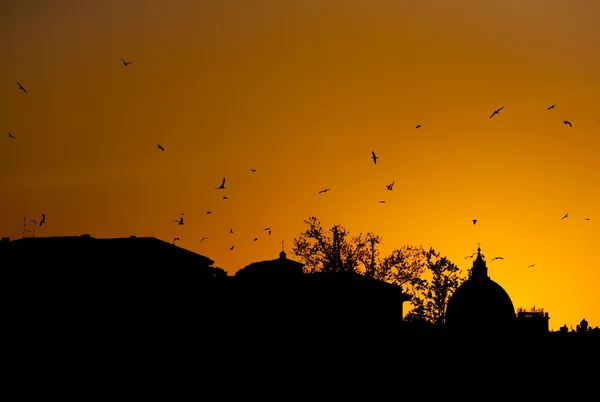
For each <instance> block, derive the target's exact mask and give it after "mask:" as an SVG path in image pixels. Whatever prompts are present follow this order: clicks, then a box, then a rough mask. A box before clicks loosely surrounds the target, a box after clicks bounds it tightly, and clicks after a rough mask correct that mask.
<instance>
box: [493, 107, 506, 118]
mask: <svg viewBox="0 0 600 402" xmlns="http://www.w3.org/2000/svg"><path fill="white" fill-rule="evenodd" d="M502 109H504V106H502V107H501V108H500V109H496V110H494V113H492V115H491V116H490V119H491V118H492V117H494V116H495V115H497V114H498V113H500V111H501V110H502Z"/></svg>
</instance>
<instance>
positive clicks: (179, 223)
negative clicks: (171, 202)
mask: <svg viewBox="0 0 600 402" xmlns="http://www.w3.org/2000/svg"><path fill="white" fill-rule="evenodd" d="M171 223H176V224H178V225H183V216H182V217H181V218H179V219H174V220H172V221H171Z"/></svg>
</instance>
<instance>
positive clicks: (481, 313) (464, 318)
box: [446, 249, 516, 332]
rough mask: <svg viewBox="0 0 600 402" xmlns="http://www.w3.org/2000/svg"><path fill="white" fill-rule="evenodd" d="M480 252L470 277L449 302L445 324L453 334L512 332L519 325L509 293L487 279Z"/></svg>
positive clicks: (479, 251) (479, 250)
mask: <svg viewBox="0 0 600 402" xmlns="http://www.w3.org/2000/svg"><path fill="white" fill-rule="evenodd" d="M483 258H484V257H483V255H482V254H481V249H478V255H477V258H476V259H475V261H474V262H473V269H472V273H471V276H470V277H469V278H468V279H467V280H466V281H465V282H464V283H463V284H462V285H460V286H459V287H458V288H457V289H456V291H455V292H454V294H453V295H452V296H451V297H450V300H449V301H448V306H447V308H446V324H447V325H448V328H449V329H451V330H453V331H461V332H463V331H466V332H489V331H493V332H501V331H510V330H512V329H513V328H514V323H515V321H516V314H515V308H514V306H513V303H512V300H511V299H510V296H509V295H508V293H506V291H505V290H504V289H503V288H502V286H500V285H499V284H497V283H496V282H494V281H493V280H491V279H490V278H489V277H488V276H487V267H486V265H485V260H484V259H483Z"/></svg>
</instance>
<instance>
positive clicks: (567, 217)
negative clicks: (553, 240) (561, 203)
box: [560, 212, 569, 219]
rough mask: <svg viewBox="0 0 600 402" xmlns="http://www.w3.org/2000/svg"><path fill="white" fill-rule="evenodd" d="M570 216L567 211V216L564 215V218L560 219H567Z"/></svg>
mask: <svg viewBox="0 0 600 402" xmlns="http://www.w3.org/2000/svg"><path fill="white" fill-rule="evenodd" d="M568 217H569V213H568V212H567V213H566V214H565V216H563V217H562V218H560V219H565V218H568Z"/></svg>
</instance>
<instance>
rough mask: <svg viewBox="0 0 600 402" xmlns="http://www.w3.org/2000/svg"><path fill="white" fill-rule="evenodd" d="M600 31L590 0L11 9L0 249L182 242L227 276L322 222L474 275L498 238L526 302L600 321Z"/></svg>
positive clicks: (1, 120) (11, 2)
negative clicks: (58, 243)
mask: <svg viewBox="0 0 600 402" xmlns="http://www.w3.org/2000/svg"><path fill="white" fill-rule="evenodd" d="M342 4H343V5H342ZM598 17H600V2H598V1H594V0H528V1H519V0H505V1H502V2H495V1H488V0H461V1H453V2H449V1H443V0H440V1H433V0H429V1H389V0H363V1H359V0H348V1H344V2H340V1H331V0H279V1H276V0H256V1H244V0H210V1H208V0H172V1H164V0H146V1H141V0H139V1H138V0H128V1H116V0H108V1H95V0H90V1H81V0H58V1H52V2H49V1H48V2H28V1H17V0H8V1H3V2H2V3H1V4H0V48H1V49H2V50H3V52H2V59H1V60H2V62H1V63H0V126H1V127H0V180H1V183H2V185H1V186H0V204H1V208H0V237H10V238H11V239H17V238H20V237H23V235H25V236H32V235H33V230H35V236H36V237H42V236H53V235H56V236H67V235H81V234H85V233H87V234H91V235H92V236H94V237H127V236H130V235H136V236H153V237H157V238H159V239H162V240H165V241H169V242H170V241H172V240H173V239H174V238H175V237H178V238H179V240H178V241H177V243H176V244H177V245H178V246H180V247H183V248H186V249H189V250H192V251H194V252H196V253H199V254H202V255H205V256H207V257H209V258H210V259H212V260H214V261H215V265H216V266H218V267H221V268H223V269H225V270H226V271H227V272H228V273H229V274H230V275H232V274H234V273H235V272H236V271H237V270H239V269H241V268H243V267H244V266H246V265H248V264H250V263H252V262H255V261H261V260H269V259H274V258H277V256H278V253H279V252H280V251H281V248H282V242H283V247H284V249H285V250H286V252H287V253H288V257H289V258H292V259H294V258H295V256H294V255H292V253H291V249H292V242H293V239H294V238H295V237H298V235H299V233H300V232H301V231H302V230H304V229H305V228H306V225H305V224H304V223H303V220H305V219H307V218H308V217H310V216H315V217H317V218H318V219H319V220H320V221H321V222H322V224H323V226H324V227H326V228H330V227H331V226H333V225H335V224H340V225H342V226H344V227H345V228H346V229H348V230H349V231H350V235H353V234H359V233H366V232H373V233H375V234H378V235H379V236H381V237H382V239H383V242H382V244H381V252H382V254H383V255H385V254H386V253H389V252H390V251H392V250H393V249H395V248H399V247H402V246H404V245H423V246H425V247H427V248H428V247H430V246H431V247H433V248H434V249H435V250H437V251H439V252H440V253H441V254H442V255H445V256H448V257H449V258H450V259H451V260H452V261H453V262H454V263H455V264H457V265H458V266H460V267H461V268H462V269H463V271H464V272H466V271H467V269H468V268H469V267H470V266H471V264H472V260H471V259H465V256H467V255H470V254H472V253H474V252H475V251H476V250H477V247H478V244H481V249H482V252H483V253H484V255H485V257H486V259H487V266H488V268H489V271H488V272H489V275H490V277H491V278H492V279H493V280H494V281H496V282H497V283H498V284H500V285H501V286H502V287H503V288H504V289H505V290H506V291H507V292H508V294H509V295H510V297H511V298H512V301H513V303H514V305H515V308H519V307H524V308H531V307H534V306H535V307H536V308H544V309H545V310H546V311H547V312H549V314H550V328H551V329H554V330H557V329H558V328H559V327H560V326H562V325H564V324H567V326H573V327H575V325H576V324H578V323H579V322H580V321H581V319H583V318H585V319H586V320H587V321H588V322H589V323H590V326H592V327H593V326H599V325H600V302H599V299H598V296H597V294H596V293H595V292H596V291H598V289H599V287H600V266H599V264H598V262H597V258H596V255H595V253H596V252H597V251H598V250H599V249H600V180H599V178H600V157H599V156H600V121H599V119H600V52H599V51H598V49H599V45H598V43H599V42H598V39H599V38H600V25H599V24H598ZM121 59H123V60H125V61H127V62H129V61H130V62H131V63H130V64H127V65H124V63H123V62H122V60H121ZM17 82H19V83H20V84H21V85H22V86H23V88H24V89H26V91H27V93H25V92H24V91H23V90H20V89H19V86H18V85H17ZM551 105H555V107H554V108H551V109H548V108H549V107H550V106H551ZM501 107H504V108H503V109H502V110H501V111H499V113H498V114H496V115H494V116H493V118H490V115H491V114H492V112H493V111H494V110H497V109H499V108H501ZM564 121H569V122H570V123H572V127H570V126H569V125H568V124H565V123H564ZM418 125H420V126H421V127H419V128H416V127H417V126H418ZM8 133H11V134H12V135H13V136H14V138H10V137H9V136H8ZM159 144H160V145H161V146H162V147H163V148H164V151H162V150H160V149H158V145H159ZM372 152H375V153H376V155H377V156H378V157H379V158H378V159H377V163H376V164H374V163H373V160H372V158H371V156H372V155H371V153H372ZM251 169H254V170H255V171H252V170H251ZM223 177H225V178H226V182H225V186H224V187H225V189H217V187H219V185H220V184H221V182H222V179H223ZM392 181H395V185H394V187H393V190H392V191H386V190H385V186H386V185H387V184H390V183H392ZM325 188H329V189H330V190H329V191H327V192H325V193H321V194H319V191H320V190H323V189H325ZM223 196H226V197H227V199H224V198H223ZM381 200H384V201H385V203H381V202H379V201H381ZM208 211H210V212H211V213H210V214H208V213H207V212H208ZM42 213H44V214H46V224H45V225H43V226H41V227H40V226H39V225H35V224H27V225H26V227H25V229H28V230H31V232H24V225H23V217H26V221H27V222H28V221H29V220H30V219H34V220H37V221H39V219H40V218H41V214H42ZM181 213H184V215H183V216H184V218H185V224H184V225H177V224H174V223H171V221H172V220H175V219H179V217H180V216H181V215H180V214H181ZM566 213H568V214H569V215H568V217H567V218H565V219H561V218H562V217H563V216H564V215H565V214H566ZM586 218H589V220H586ZM473 219H477V223H476V224H473V222H472V220H473ZM267 227H271V234H270V235H269V234H268V232H267V231H263V230H262V229H264V228H267ZM230 229H233V231H234V233H230ZM204 237H208V239H205V240H203V241H202V242H200V240H201V239H202V238H204ZM255 237H257V238H258V240H257V241H253V239H254V238H255ZM232 245H235V248H234V250H230V247H231V246H232ZM496 256H502V257H503V259H498V260H494V261H491V260H492V258H493V257H496ZM533 264H535V266H533V267H529V266H530V265H533Z"/></svg>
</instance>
